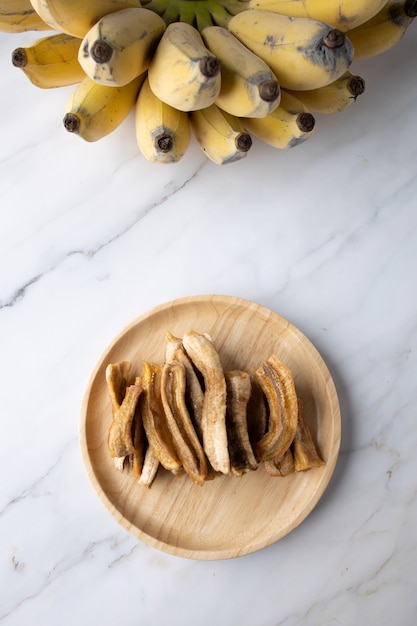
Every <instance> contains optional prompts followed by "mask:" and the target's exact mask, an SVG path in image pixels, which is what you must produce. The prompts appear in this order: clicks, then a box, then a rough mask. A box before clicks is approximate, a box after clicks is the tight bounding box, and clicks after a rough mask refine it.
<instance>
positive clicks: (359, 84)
mask: <svg viewBox="0 0 417 626" xmlns="http://www.w3.org/2000/svg"><path fill="white" fill-rule="evenodd" d="M347 88H348V90H349V92H350V93H351V94H352V96H353V97H354V98H355V100H356V98H357V97H358V96H361V95H362V94H363V92H364V91H365V81H364V79H363V78H362V77H361V76H352V78H351V79H350V80H349V82H348V85H347Z"/></svg>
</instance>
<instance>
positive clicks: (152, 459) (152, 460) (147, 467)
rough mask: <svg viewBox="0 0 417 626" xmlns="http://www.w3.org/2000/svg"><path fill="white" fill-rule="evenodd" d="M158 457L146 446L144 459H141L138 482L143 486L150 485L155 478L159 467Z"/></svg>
mask: <svg viewBox="0 0 417 626" xmlns="http://www.w3.org/2000/svg"><path fill="white" fill-rule="evenodd" d="M159 465H160V463H159V459H158V457H157V456H155V453H154V451H153V449H152V448H151V447H150V446H148V448H147V450H146V453H145V459H144V461H143V467H142V473H141V475H140V477H139V480H138V483H139V484H140V485H143V486H144V487H150V486H151V485H152V483H153V481H154V480H155V478H156V475H157V473H158V469H159Z"/></svg>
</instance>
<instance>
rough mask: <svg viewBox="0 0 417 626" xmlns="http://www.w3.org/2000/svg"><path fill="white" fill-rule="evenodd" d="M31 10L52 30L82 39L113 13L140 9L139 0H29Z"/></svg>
mask: <svg viewBox="0 0 417 626" xmlns="http://www.w3.org/2000/svg"><path fill="white" fill-rule="evenodd" d="M30 1H31V4H32V6H33V8H34V9H35V11H36V12H37V13H38V15H39V16H40V17H41V18H42V20H43V21H44V22H46V24H48V25H49V26H50V27H51V28H52V29H54V30H58V31H61V32H63V33H67V34H69V35H74V37H81V38H82V37H84V35H85V34H86V33H87V31H88V30H90V28H91V27H92V26H93V24H95V23H96V22H98V20H99V19H100V18H102V17H103V16H104V15H107V14H108V13H113V11H120V10H121V9H126V8H128V7H140V6H141V2H140V0H94V1H93V2H85V1H84V0H30Z"/></svg>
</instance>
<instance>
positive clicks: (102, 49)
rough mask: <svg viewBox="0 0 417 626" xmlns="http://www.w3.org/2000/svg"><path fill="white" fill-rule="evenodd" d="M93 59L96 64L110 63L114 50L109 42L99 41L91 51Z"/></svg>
mask: <svg viewBox="0 0 417 626" xmlns="http://www.w3.org/2000/svg"><path fill="white" fill-rule="evenodd" d="M90 55H91V58H92V59H93V60H94V61H95V62H96V63H108V62H109V61H110V59H111V58H112V55H113V48H112V47H111V45H110V44H108V43H107V41H103V40H102V39H97V40H96V41H95V42H94V43H93V45H92V46H91V50H90Z"/></svg>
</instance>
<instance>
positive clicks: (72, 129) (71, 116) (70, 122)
mask: <svg viewBox="0 0 417 626" xmlns="http://www.w3.org/2000/svg"><path fill="white" fill-rule="evenodd" d="M64 127H65V130H67V131H68V132H69V133H78V131H79V130H80V118H79V117H78V116H77V115H75V113H67V114H66V115H65V117H64Z"/></svg>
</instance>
